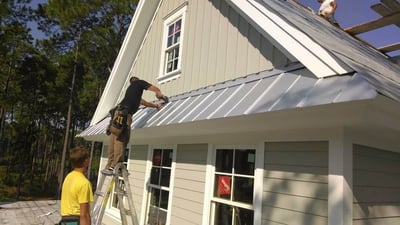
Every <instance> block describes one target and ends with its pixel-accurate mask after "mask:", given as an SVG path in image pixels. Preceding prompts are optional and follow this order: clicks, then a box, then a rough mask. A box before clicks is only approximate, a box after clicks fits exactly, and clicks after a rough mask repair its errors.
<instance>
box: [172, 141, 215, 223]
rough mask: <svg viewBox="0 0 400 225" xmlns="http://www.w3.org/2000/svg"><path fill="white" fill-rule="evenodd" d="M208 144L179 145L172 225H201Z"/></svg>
mask: <svg viewBox="0 0 400 225" xmlns="http://www.w3.org/2000/svg"><path fill="white" fill-rule="evenodd" d="M207 146H208V145H207V144H188V145H178V148H177V155H176V170H175V181H174V187H173V199H172V207H171V224H185V225H191V224H201V223H202V216H203V213H202V212H203V204H204V188H205V187H204V185H205V178H206V166H207Z"/></svg>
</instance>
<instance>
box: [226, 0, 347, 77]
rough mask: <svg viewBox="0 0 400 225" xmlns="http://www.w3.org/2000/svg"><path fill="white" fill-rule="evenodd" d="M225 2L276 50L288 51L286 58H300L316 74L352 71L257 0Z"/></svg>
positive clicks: (318, 75) (227, 0)
mask: <svg viewBox="0 0 400 225" xmlns="http://www.w3.org/2000/svg"><path fill="white" fill-rule="evenodd" d="M226 2H227V3H228V4H230V5H231V6H232V7H234V8H235V9H236V10H237V11H238V13H239V14H240V15H242V16H244V17H245V18H247V19H248V20H249V23H250V24H251V25H253V26H254V27H255V28H256V29H257V30H258V31H259V32H261V34H262V35H264V37H265V38H267V39H268V40H270V41H271V42H272V43H273V44H274V45H275V46H276V47H277V48H278V49H279V50H281V51H282V52H284V53H286V54H288V55H287V56H288V57H289V59H291V60H293V61H296V60H298V61H300V62H301V63H302V64H303V65H304V66H305V67H307V68H308V69H309V70H310V71H312V73H313V74H315V76H317V77H319V78H321V77H327V76H332V75H337V74H344V73H348V72H351V71H354V70H353V69H352V68H350V67H349V66H348V65H346V64H345V63H343V62H342V61H341V60H339V59H338V58H337V57H335V56H334V55H332V54H330V53H329V52H328V51H327V50H326V49H324V48H323V47H321V46H320V45H319V44H318V43H316V42H315V41H313V40H312V39H311V38H310V37H309V36H307V35H306V34H304V33H303V32H302V31H300V30H298V29H297V28H295V27H293V26H292V25H291V24H289V23H287V22H286V21H285V20H283V19H282V18H280V17H279V15H276V14H275V13H273V12H271V11H269V10H268V9H267V8H266V7H264V5H262V4H260V3H259V2H258V1H256V0H226ZM265 4H266V3H265ZM288 4H289V3H288Z"/></svg>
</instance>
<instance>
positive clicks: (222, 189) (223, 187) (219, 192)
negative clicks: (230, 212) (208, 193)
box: [214, 175, 232, 199]
mask: <svg viewBox="0 0 400 225" xmlns="http://www.w3.org/2000/svg"><path fill="white" fill-rule="evenodd" d="M231 181H232V178H231V177H230V176H226V175H216V176H215V188H214V190H215V191H214V196H215V197H220V198H225V199H230V198H231V193H232V192H231V190H232V185H231Z"/></svg>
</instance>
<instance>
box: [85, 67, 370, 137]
mask: <svg viewBox="0 0 400 225" xmlns="http://www.w3.org/2000/svg"><path fill="white" fill-rule="evenodd" d="M293 68H295V69H293ZM376 95H377V92H376V91H375V89H374V88H373V87H372V86H371V85H370V84H369V83H368V82H367V81H365V80H364V79H363V77H362V75H360V74H355V75H343V76H335V77H330V78H323V79H322V78H321V79H317V78H313V77H312V76H311V74H310V72H309V71H308V70H307V69H305V68H304V67H302V66H301V65H298V64H296V65H294V66H293V65H292V66H291V67H288V68H287V72H284V71H282V70H272V71H264V72H262V73H255V74H251V75H248V76H246V77H242V78H239V79H235V80H231V81H228V82H224V83H220V84H216V85H212V86H209V87H206V88H202V89H198V90H194V91H191V92H188V93H184V94H182V95H177V96H172V97H170V102H169V103H168V104H166V105H164V106H163V107H162V108H161V109H160V110H159V111H158V110H156V109H154V108H140V109H139V110H138V112H136V113H135V115H133V118H132V119H133V123H132V129H139V128H143V127H157V126H163V125H168V124H176V123H186V122H193V121H199V120H206V119H215V118H224V117H232V116H239V115H247V114H255V113H265V112H270V111H276V110H285V109H291V108H299V107H309V106H317V105H323V104H332V103H338V102H345V101H354V100H362V99H371V98H374V97H376ZM108 121H109V118H105V119H104V120H102V121H101V122H99V123H98V124H96V125H94V126H92V127H89V128H87V129H86V130H85V131H83V132H82V133H81V134H80V135H79V136H90V135H95V134H101V133H105V129H106V126H107V125H108Z"/></svg>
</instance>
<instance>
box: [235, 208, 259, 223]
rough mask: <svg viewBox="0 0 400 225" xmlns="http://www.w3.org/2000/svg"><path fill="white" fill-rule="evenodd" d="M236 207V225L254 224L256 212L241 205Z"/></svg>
mask: <svg viewBox="0 0 400 225" xmlns="http://www.w3.org/2000/svg"><path fill="white" fill-rule="evenodd" d="M234 208H235V223H234V224H235V225H253V224H254V212H253V211H252V210H248V209H243V208H239V207H234Z"/></svg>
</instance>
